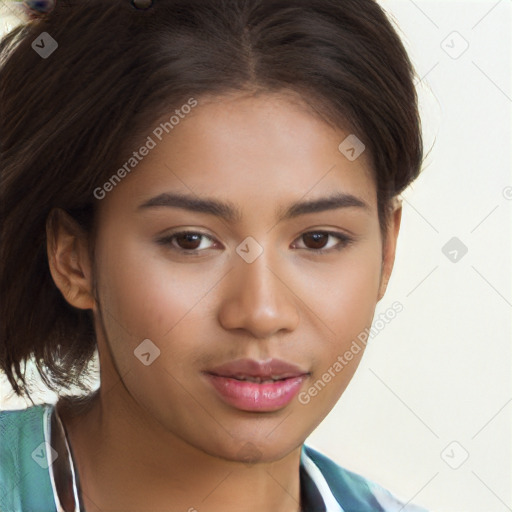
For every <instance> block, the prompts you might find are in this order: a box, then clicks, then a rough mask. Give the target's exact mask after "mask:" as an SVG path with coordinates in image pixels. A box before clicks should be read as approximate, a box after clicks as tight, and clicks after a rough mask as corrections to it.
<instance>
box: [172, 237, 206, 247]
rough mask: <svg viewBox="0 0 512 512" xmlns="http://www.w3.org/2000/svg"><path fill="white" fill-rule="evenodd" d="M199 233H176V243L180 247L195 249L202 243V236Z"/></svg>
mask: <svg viewBox="0 0 512 512" xmlns="http://www.w3.org/2000/svg"><path fill="white" fill-rule="evenodd" d="M202 236H203V235H200V234H198V233H180V234H177V235H175V237H174V238H175V240H176V244H177V245H178V246H179V248H180V249H185V250H187V251H193V250H195V249H197V248H198V247H199V246H200V245H201V237H202Z"/></svg>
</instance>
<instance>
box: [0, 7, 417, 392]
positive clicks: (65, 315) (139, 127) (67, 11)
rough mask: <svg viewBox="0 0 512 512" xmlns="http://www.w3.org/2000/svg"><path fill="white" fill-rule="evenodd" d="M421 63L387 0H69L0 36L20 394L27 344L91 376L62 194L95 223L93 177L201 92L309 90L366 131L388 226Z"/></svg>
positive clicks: (3, 228)
mask: <svg viewBox="0 0 512 512" xmlns="http://www.w3.org/2000/svg"><path fill="white" fill-rule="evenodd" d="M43 32H47V33H48V34H50V36H51V37H52V38H53V39H55V40H56V41H57V43H58V48H57V50H56V51H55V52H54V53H53V54H51V55H50V56H49V57H48V58H46V59H44V58H41V56H40V55H38V53H37V52H36V51H35V50H34V49H33V48H32V43H33V42H34V41H35V40H36V39H37V38H38V37H40V35H41V34H42V33H43ZM414 77H415V73H414V69H413V66H412V65H411V62H410V60H409V58H408V56H407V53H406V50H405V48H404V46H403V44H402V42H401V40H400V38H399V36H398V35H397V33H396V32H395V30H394V29H393V27H392V25H391V23H390V21H389V20H388V18H387V16H386V14H385V12H384V11H383V9H382V8H381V7H380V6H379V5H378V4H377V3H376V1H374V0H343V1H340V0H154V5H153V6H152V7H151V8H149V9H147V10H137V9H135V8H134V7H133V5H132V4H131V3H130V2H129V0H109V1H108V2H105V0H88V1H72V0H58V1H57V4H56V7H55V8H54V9H53V10H52V11H51V12H49V13H47V14H44V15H41V16H39V17H38V18H37V19H34V20H32V21H29V22H27V23H25V24H22V25H20V26H18V27H16V28H15V29H13V30H12V31H11V32H10V33H9V34H7V35H6V36H5V37H4V38H3V39H2V41H1V42H0V102H1V110H2V116H1V121H0V123H1V124H0V131H1V134H2V138H1V142H0V144H1V146H0V164H1V165H0V169H1V176H0V236H1V240H0V241H1V247H0V294H1V303H0V322H1V324H0V369H1V370H3V371H4V372H5V373H6V375H7V377H8V379H9V382H10V383H11V385H12V387H13V388H14V391H15V392H16V394H18V395H20V396H21V395H22V394H27V395H28V396H29V397H30V394H29V393H28V389H27V382H26V380H25V375H24V372H23V371H22V370H21V363H25V362H26V361H27V359H29V358H30V357H34V360H35V362H36V364H37V368H38V371H39V373H40V374H41V377H42V379H43V382H44V383H45V384H46V385H47V386H48V387H50V389H52V390H54V391H58V390H59V389H60V388H62V387H67V388H69V387H70V386H71V385H78V386H79V387H82V389H85V388H84V386H83V379H84V376H85V373H84V372H85V370H86V368H87V364H88V362H89V361H90V360H91V358H92V356H93V355H94V351H95V348H96V339H95V332H94V326H93V317H92V311H90V310H88V311H84V310H79V309H76V308H73V307H72V306H70V305H69V304H68V303H67V302H66V300H65V299H64V298H63V296H62V295H61V293H60V291H59V290H58V288H57V287H56V286H55V284H54V282H53V280H52V277H51V274H50V272H49V266H48V259H47V253H46V231H45V225H46V221H47V219H48V217H49V213H50V211H51V210H52V209H53V208H62V209H64V210H65V211H67V212H68V213H70V214H71V215H72V216H73V217H74V218H75V219H77V220H78V221H79V222H80V223H81V224H82V225H83V226H84V228H86V229H88V230H90V229H91V226H93V223H94V212H95V203H96V202H97V199H96V198H95V196H94V194H93V191H94V189H95V188H97V187H99V186H102V185H103V184H104V183H105V182H106V181H107V180H108V179H109V178H110V177H111V176H112V173H113V171H114V170H116V169H118V167H119V165H121V162H123V161H126V160H125V159H123V157H124V156H125V153H126V152H127V151H128V150H129V148H130V147H131V149H132V150H133V148H134V147H137V146H135V144H134V141H136V140H137V139H138V138H139V137H144V136H147V135H148V127H150V128H149V129H151V127H153V123H154V122H155V120H156V119H159V118H161V116H162V114H163V113H165V112H167V111H172V110H174V108H178V107H179V106H181V105H182V104H184V103H186V102H187V100H188V99H189V98H191V97H194V98H201V97H206V96H210V97H215V96H221V95H222V94H227V93H231V92H237V91H248V92H279V91H292V92H296V93H298V94H300V96H301V97H302V99H303V100H304V102H305V103H306V104H308V105H310V106H311V107H312V108H313V109H314V110H315V111H316V112H317V113H318V115H319V116H321V117H322V118H323V119H324V120H325V121H326V122H328V123H330V124H332V125H334V126H337V127H341V128H342V129H344V130H346V129H347V128H348V127H350V130H351V132H352V133H355V134H357V136H358V138H359V139H361V140H362V141H363V143H364V144H365V145H366V148H367V150H368V152H369V155H371V160H372V171H373V173H374V176H375V182H376V186H377V195H378V213H379V221H380V225H381V232H382V234H383V235H385V232H386V227H387V222H388V218H389V215H388V213H389V208H390V204H391V200H392V199H393V198H394V197H395V196H396V195H398V194H400V193H401V192H402V191H403V190H404V189H405V188H406V187H407V186H408V185H409V184H410V183H411V182H412V181H413V180H414V179H415V178H416V177H417V176H418V174H419V172H420V168H421V163H422V158H423V145H422V137H421V123H420V118H419V113H418V105H417V95H416V91H415V88H414V82H413V80H414ZM340 142H341V141H340Z"/></svg>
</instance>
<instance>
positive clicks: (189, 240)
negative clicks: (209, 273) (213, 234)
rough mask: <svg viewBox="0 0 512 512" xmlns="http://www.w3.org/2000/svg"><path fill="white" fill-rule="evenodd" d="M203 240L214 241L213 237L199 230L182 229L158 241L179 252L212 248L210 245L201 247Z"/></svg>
mask: <svg viewBox="0 0 512 512" xmlns="http://www.w3.org/2000/svg"><path fill="white" fill-rule="evenodd" d="M203 240H206V241H208V240H209V241H211V242H213V239H212V238H210V237H209V236H207V235H205V234H203V233H199V232H197V231H181V232H179V233H171V234H170V235H167V236H165V237H163V238H161V239H159V240H157V243H158V244H159V245H163V246H165V247H168V248H169V249H171V250H173V251H176V252H178V253H179V252H181V253H183V254H187V253H188V254H195V253H200V252H202V251H204V250H205V249H210V248H211V247H208V246H205V247H201V245H202V244H203Z"/></svg>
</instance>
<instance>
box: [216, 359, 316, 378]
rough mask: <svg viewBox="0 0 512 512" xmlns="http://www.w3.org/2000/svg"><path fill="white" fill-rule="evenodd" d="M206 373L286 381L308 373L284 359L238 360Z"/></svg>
mask: <svg viewBox="0 0 512 512" xmlns="http://www.w3.org/2000/svg"><path fill="white" fill-rule="evenodd" d="M206 373H209V374H212V375H217V376H220V377H253V378H260V379H271V378H272V379H286V378H290V377H298V376H300V375H305V374H307V373H308V372H307V371H305V370H303V369H302V368H300V367H299V366H297V365H295V364H292V363H288V362H286V361H283V360H282V359H267V360H266V361H256V360H255V359H236V360H235V361H230V362H228V363H224V364H221V365H220V366H216V367H215V368H212V369H210V370H207V371H206Z"/></svg>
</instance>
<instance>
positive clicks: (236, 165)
mask: <svg viewBox="0 0 512 512" xmlns="http://www.w3.org/2000/svg"><path fill="white" fill-rule="evenodd" d="M155 126H156V125H155ZM348 134H350V131H342V130H339V129H335V128H333V127H332V126H330V125H328V124H326V123H324V122H323V121H321V120H320V119H319V118H317V117H316V116H314V115H313V114H312V113H311V111H309V110H308V109H307V108H306V107H304V106H303V105H301V104H300V102H299V101H298V100H297V99H296V98H294V97H293V95H291V94H286V95H285V94H280V95H277V94H264V95H260V96H248V95H246V96H242V95H230V96H224V97H222V98H220V99H218V98H217V100H216V101H199V105H198V106H197V107H196V108H195V109H194V110H193V112H192V113H191V114H189V115H188V116H187V117H186V118H185V119H183V120H182V121H181V122H180V124H179V125H178V126H176V127H175V128H174V130H173V131H172V132H171V134H169V135H168V136H167V137H166V138H164V139H163V141H162V142H160V143H159V144H158V145H157V147H156V148H154V149H153V150H151V152H150V153H149V155H148V156H146V157H145V158H144V159H143V161H142V162H140V163H139V165H138V166H137V168H136V170H134V171H133V172H132V173H131V174H129V175H128V176H127V177H126V178H124V179H123V180H122V182H121V183H120V184H119V185H117V186H116V187H115V189H114V190H112V191H111V192H109V193H108V194H107V196H106V197H105V198H104V199H103V200H101V201H100V204H99V211H98V230H97V233H96V239H95V241H94V242H95V255H94V260H91V258H90V254H89V248H90V247H89V246H88V243H90V241H88V239H87V237H86V236H85V235H84V234H83V233H81V232H80V230H79V228H77V227H76V226H75V225H74V223H73V222H71V221H69V219H66V218H64V217H62V222H61V223H60V224H59V227H58V229H57V230H56V232H49V233H48V255H49V261H50V269H51V272H52V276H53V278H54V281H55V283H56V285H57V286H58V287H59V289H60V290H61V291H62V294H63V295H64V297H65V298H66V300H67V301H68V302H69V303H70V304H71V305H73V306H74V307H77V308H82V309H92V311H93V313H94V318H95V326H96V333H97V342H98V350H99V356H100V365H101V388H100V391H99V393H98V395H97V397H96V398H95V400H94V402H93V403H92V405H91V406H90V407H89V408H88V409H87V411H86V412H81V413H79V414H78V413H76V412H75V413H73V412H72V411H70V410H67V409H64V408H62V409H61V411H60V413H61V416H62V418H63V422H64V425H65V428H66V430H67V432H68V436H69V438H70V443H71V446H72V449H73V453H74V457H75V460H76V463H77V467H78V472H79V475H80V480H81V485H82V488H83V495H84V501H85V506H86V508H87V510H88V511H89V512H91V511H92V512H94V511H97V510H102V511H107V510H119V511H120V510H123V511H125V512H129V511H140V510H152V511H160V510H162V511H163V510H183V511H188V510H190V511H192V510H194V508H195V509H197V510H199V511H201V512H217V511H219V512H220V511H222V512H231V511H237V512H238V511H240V510H244V511H245V512H252V511H254V512H256V511H257V512H260V511H261V510H273V511H276V512H292V511H293V512H296V511H298V510H300V485H299V471H298V469H299V463H300V450H301V447H302V444H303V442H304V440H305V439H306V437H307V436H308V435H309V434H310V433H311V432H312V431H313V430H314V429H315V428H316V427H317V425H318V424H319V423H320V422H321V421H322V419H323V418H324V417H325V416H326V415H327V414H328V413H329V411H330V410H331V409H332V407H333V406H334V405H335V404H336V402H337V401H338V399H339V398H340V396H341V395H342V393H343V391H344V390H345V388H346V387H347V385H348V383H349V381H350V379H351V378H352V375H353V374H354V372H355V370H356V368H357V365H358V363H359V361H360V358H361V356H362V353H363V351H362V350H361V351H360V352H359V353H358V354H357V355H355V356H354V358H353V359H352V361H350V363H349V364H348V365H347V366H346V367H345V368H344V369H343V371H341V372H339V373H338V374H336V377H335V378H333V379H332V380H331V382H330V383H329V384H328V385H327V386H326V387H325V388H324V389H323V390H322V391H321V392H320V393H319V394H318V395H317V396H316V397H314V398H311V400H310V402H309V403H308V404H306V405H304V404H302V403H300V402H299V400H298V399H297V398H295V399H294V400H292V402H291V403H290V404H288V405H287V406H285V407H283V408H281V409H279V410H277V411H273V412H248V411H241V410H238V409H235V408H234V407H231V406H229V405H226V404H225V403H224V402H223V401H222V400H221V399H220V398H219V396H218V395H217V394H216V392H215V390H214V389H213V388H212V387H211V386H210V385H209V384H208V383H207V382H206V380H205V379H204V378H203V376H202V374H201V371H203V370H205V369H208V368H212V367H213V366H217V365H219V364H222V363H224V362H227V361H230V360H233V359H238V358H242V357H248V358H254V359H261V360H264V359H267V358H270V357H276V358H281V359H284V360H286V361H289V362H291V363H294V364H296V365H298V366H300V367H301V368H303V369H304V370H305V371H307V372H310V375H309V377H308V379H307V380H306V381H305V382H304V384H303V386H302V388H301V391H304V390H307V389H308V388H309V387H310V386H311V385H312V384H313V383H314V382H315V381H317V380H318V379H319V378H320V377H321V376H322V374H323V373H324V372H325V371H327V369H328V368H329V367H331V366H332V365H333V363H334V362H335V361H336V359H337V357H338V356H339V355H343V354H344V352H345V351H346V350H348V349H349V347H350V345H351V343H352V341H353V340H354V339H355V338H356V337H357V335H358V334H359V333H360V332H361V331H363V330H364V329H365V328H367V327H370V325H371V323H372V319H373V315H374V311H375V306H376V304H377V302H378V301H379V300H380V299H381V298H382V296H383V295H384V293H385V290H386V287H387V282H388V280H389V277H390V274H391V270H392V267H393V262H394V258H395V248H396V239H397V236H398V231H399V226H400V218H401V205H400V204H399V203H397V204H396V205H395V210H394V212H393V214H392V217H391V222H390V225H389V230H388V236H387V237H386V242H385V244H383V240H382V239H381V235H380V230H379V221H378V215H377V195H376V187H375V183H374V180H373V179H372V176H371V173H370V163H369V156H368V155H367V153H363V154H362V155H361V156H360V157H359V158H357V159H356V160H355V161H353V162H351V161H349V160H348V159H347V158H346V157H345V156H344V155H343V154H341V152H340V151H339V150H338V145H339V144H340V142H341V141H342V140H343V139H344V138H345V137H346V136H347V135H348ZM164 192H179V193H189V194H192V195H195V196H199V197H201V198H206V197H208V198H216V199H219V200H223V201H230V202H231V203H233V205H235V206H236V207H237V208H238V209H239V210H240V212H241V215H242V217H241V219H240V220H239V221H238V222H228V221H225V220H221V219H220V218H218V217H216V216H214V215H211V214H205V213H196V212H190V211H186V210H183V209H178V208H170V207H155V208H146V209H142V210H141V209H139V208H138V207H139V205H140V204H142V203H143V202H145V201H147V200H148V199H150V198H152V197H154V196H157V195H159V194H162V193H164ZM333 192H344V193H349V194H352V195H354V196H356V197H357V198H359V199H360V200H361V201H364V202H365V203H366V204H367V208H366V209H365V208H357V207H347V208H338V209H333V210H328V211H323V212H317V213H309V214H306V215H302V216H300V217H297V218H294V219H290V220H285V221H281V222H278V221H277V216H276V208H283V209H284V208H286V207H287V206H288V205H289V204H291V203H292V202H295V201H306V200H312V199H318V198H321V197H326V196H329V195H330V194H332V193H333ZM182 229H183V230H185V229H186V230H190V231H194V232H198V231H199V232H201V233H203V234H205V235H207V237H204V238H202V239H201V238H199V239H196V240H195V242H194V241H192V242H190V241H189V242H188V243H187V241H183V240H181V242H180V241H179V240H177V239H174V241H173V242H172V243H171V242H169V243H168V245H167V246H163V245H161V244H158V243H157V242H156V240H157V239H158V238H162V236H163V235H168V234H170V233H171V230H174V231H180V230H182ZM325 230H330V231H335V232H338V233H340V234H345V235H348V236H350V237H352V238H353V240H354V241H353V243H351V244H349V245H347V246H345V247H343V248H342V249H341V250H340V251H336V250H335V249H334V247H335V246H337V245H339V244H340V241H339V240H338V239H336V238H335V237H332V236H331V237H325V239H320V241H319V242H318V241H314V240H311V239H308V237H304V236H302V235H304V234H305V233H310V232H312V231H313V232H318V231H325ZM247 236H251V237H253V238H254V239H255V240H256V241H257V242H258V243H259V244H260V246H261V247H262V248H263V253H262V254H261V255H260V256H259V257H258V258H257V259H256V260H255V261H254V262H252V263H250V264H249V263H247V262H246V261H245V260H244V259H242V258H241V257H240V256H239V255H238V254H237V252H236V248H237V246H238V245H239V244H240V243H241V242H242V241H243V240H244V239H245V238H246V237H247ZM208 237H211V239H209V238H208ZM173 247H174V250H173ZM198 247H199V248H200V250H202V251H203V252H201V253H200V256H190V255H187V254H179V252H178V250H179V249H180V248H181V249H192V248H198ZM320 248H325V249H326V250H328V251H329V252H326V253H325V254H317V253H315V252H314V251H315V250H318V249H320ZM329 249H330V250H329ZM145 339H150V340H152V342H153V343H154V344H155V345H156V346H157V347H158V348H159V349H160V356H159V357H157V358H156V359H155V360H154V361H153V362H152V363H151V364H150V365H148V366H146V365H144V364H142V363H141V361H140V360H139V359H138V358H137V357H135V356H134V350H135V349H136V348H137V346H138V345H139V344H140V343H141V342H142V340H145ZM248 443H251V444H248ZM247 457H248V458H249V459H250V460H249V462H247ZM251 457H252V459H251Z"/></svg>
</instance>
